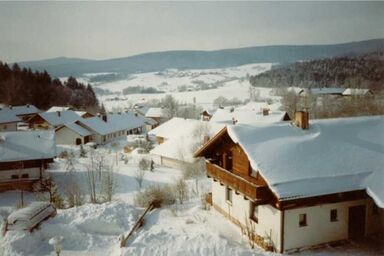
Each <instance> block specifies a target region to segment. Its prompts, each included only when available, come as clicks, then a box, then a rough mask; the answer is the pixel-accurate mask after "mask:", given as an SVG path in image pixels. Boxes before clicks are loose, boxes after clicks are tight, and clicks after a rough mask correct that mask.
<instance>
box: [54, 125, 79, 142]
mask: <svg viewBox="0 0 384 256" xmlns="http://www.w3.org/2000/svg"><path fill="white" fill-rule="evenodd" d="M55 135H56V144H59V145H60V144H62V145H76V139H77V138H79V139H81V143H82V144H84V137H83V136H81V135H80V134H77V133H76V132H74V131H72V130H71V129H68V128H67V127H63V128H61V129H59V130H58V131H56V132H55Z"/></svg>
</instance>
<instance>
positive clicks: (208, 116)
mask: <svg viewBox="0 0 384 256" xmlns="http://www.w3.org/2000/svg"><path fill="white" fill-rule="evenodd" d="M200 116H201V120H203V121H209V120H211V118H212V114H211V113H210V112H209V111H208V110H204V111H203V112H201V113H200Z"/></svg>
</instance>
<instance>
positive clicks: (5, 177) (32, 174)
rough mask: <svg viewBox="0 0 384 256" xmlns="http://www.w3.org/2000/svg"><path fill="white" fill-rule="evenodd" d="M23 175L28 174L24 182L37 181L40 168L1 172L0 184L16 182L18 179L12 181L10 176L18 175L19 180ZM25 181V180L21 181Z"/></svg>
mask: <svg viewBox="0 0 384 256" xmlns="http://www.w3.org/2000/svg"><path fill="white" fill-rule="evenodd" d="M23 174H28V178H26V180H38V179H39V178H40V168H38V167H34V168H25V169H14V170H1V171H0V183H1V182H9V181H18V179H12V175H18V176H19V179H21V176H22V175H23ZM23 180H25V179H23Z"/></svg>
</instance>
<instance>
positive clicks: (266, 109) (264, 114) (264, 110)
mask: <svg viewBox="0 0 384 256" xmlns="http://www.w3.org/2000/svg"><path fill="white" fill-rule="evenodd" d="M267 115H269V108H263V116H267Z"/></svg>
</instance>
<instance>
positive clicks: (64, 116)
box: [39, 110, 81, 126]
mask: <svg viewBox="0 0 384 256" xmlns="http://www.w3.org/2000/svg"><path fill="white" fill-rule="evenodd" d="M39 115H40V116H41V117H42V118H43V119H44V120H45V121H47V122H48V123H49V124H51V125H53V126H58V125H63V124H67V123H73V122H75V121H77V120H79V119H81V116H79V115H78V114H76V113H75V112H74V111H72V110H65V111H56V112H43V113H40V114H39Z"/></svg>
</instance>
